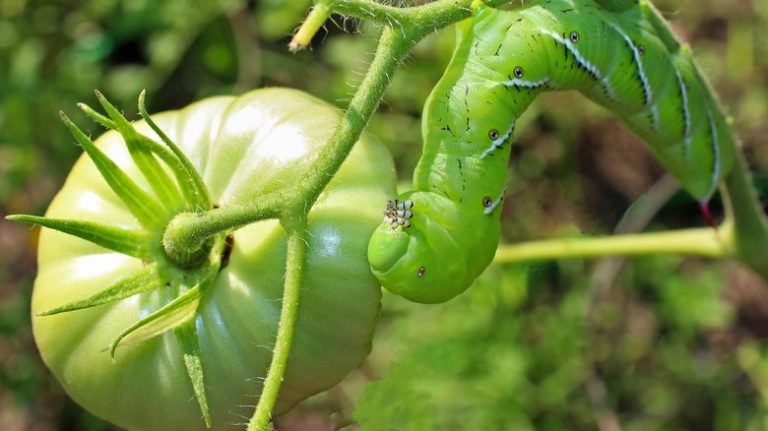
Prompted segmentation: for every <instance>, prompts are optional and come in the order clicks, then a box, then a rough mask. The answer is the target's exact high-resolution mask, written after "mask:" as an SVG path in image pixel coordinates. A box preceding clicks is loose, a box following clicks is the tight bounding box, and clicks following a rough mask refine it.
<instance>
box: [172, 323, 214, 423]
mask: <svg viewBox="0 0 768 431" xmlns="http://www.w3.org/2000/svg"><path fill="white" fill-rule="evenodd" d="M174 334H176V340H178V342H179V345H180V346H181V351H182V352H183V353H184V365H185V366H186V368H187V375H188V376H189V380H190V382H191V383H192V390H193V391H194V392H195V398H197V404H198V405H199V406H200V412H201V413H202V414H203V420H204V421H205V426H206V427H207V428H210V427H211V412H210V409H209V408H208V400H207V399H206V397H205V381H204V379H203V362H202V353H201V352H200V344H199V343H198V339H197V329H196V328H195V318H194V316H192V317H191V318H189V319H188V320H186V321H185V322H184V323H182V324H180V325H179V326H177V327H176V328H175V329H174Z"/></svg>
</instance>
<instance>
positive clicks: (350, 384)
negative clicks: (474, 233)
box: [0, 0, 768, 431]
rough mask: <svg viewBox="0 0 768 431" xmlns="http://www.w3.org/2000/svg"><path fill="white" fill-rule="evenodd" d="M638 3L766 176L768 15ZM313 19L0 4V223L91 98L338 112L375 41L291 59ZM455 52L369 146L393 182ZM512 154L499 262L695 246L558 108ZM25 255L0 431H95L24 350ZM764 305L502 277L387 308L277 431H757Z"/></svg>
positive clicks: (644, 262) (95, 1)
mask: <svg viewBox="0 0 768 431" xmlns="http://www.w3.org/2000/svg"><path fill="white" fill-rule="evenodd" d="M656 4H657V6H658V7H659V9H660V10H662V11H663V12H664V13H665V14H666V16H667V17H668V18H669V19H670V20H671V21H672V22H673V24H674V27H675V29H676V30H677V32H678V34H680V35H681V37H682V38H683V39H684V40H687V41H689V42H690V44H691V45H692V47H693V49H694V53H695V55H696V57H697V59H698V61H699V63H700V65H701V66H702V69H703V70H704V71H705V73H706V74H707V75H708V76H709V77H710V80H711V82H712V84H713V86H714V87H715V88H716V89H717V91H718V93H719V95H720V97H721V99H722V101H723V104H724V105H725V106H726V107H727V109H728V110H729V112H730V114H731V115H732V117H733V120H734V127H735V129H736V130H737V133H738V134H739V136H740V137H741V139H742V141H743V144H744V148H745V152H746V153H747V156H748V159H749V161H750V163H751V166H752V168H753V170H755V171H756V172H758V173H759V172H766V171H768V145H765V144H766V143H768V122H766V120H765V119H766V118H768V82H766V80H767V79H768V2H765V1H764V0H739V1H733V0H702V1H693V0H681V1H672V0H664V1H661V0H659V1H658V2H656ZM307 6H308V1H304V0H303V1H290V2H284V1H281V0H261V1H255V2H244V1H239V0H223V1H218V2H214V1H210V2H190V1H188V0H167V1H163V2H158V1H152V0H134V1H130V2H119V1H116V0H92V1H72V2H65V1H40V0H38V1H35V0H0V216H5V215H6V214H11V213H32V214H42V213H43V212H44V211H45V208H46V206H47V204H48V202H49V201H50V199H51V197H52V196H53V194H54V193H55V192H56V190H57V188H58V187H59V186H60V185H61V183H62V181H63V180H64V178H65V176H66V174H67V172H68V170H69V169H70V167H71V165H72V163H73V162H74V160H75V159H76V158H77V157H78V156H79V154H80V152H81V149H80V148H79V147H77V146H76V145H75V144H74V142H73V140H72V138H71V137H70V136H69V135H68V133H67V132H66V130H65V128H64V127H63V126H62V125H61V124H60V123H59V121H58V110H59V109H64V110H65V111H66V112H67V114H68V115H71V116H72V117H73V120H75V121H76V122H77V123H78V124H80V125H82V126H86V125H88V124H92V123H90V122H89V121H87V120H86V119H85V118H84V117H83V116H82V115H81V114H80V113H79V111H78V110H77V109H76V108H75V103H76V102H78V101H85V102H88V103H91V104H93V103H94V98H93V96H92V90H93V89H94V88H98V89H100V90H102V91H103V92H104V93H105V94H106V95H107V96H108V97H110V99H111V100H112V101H113V102H115V103H116V104H117V105H118V106H122V107H124V109H125V111H126V114H127V115H128V116H129V118H136V117H137V115H136V114H135V108H134V107H135V106H136V105H135V103H136V97H137V95H138V92H139V91H140V90H141V89H143V88H146V89H147V90H148V105H149V109H150V111H160V110H164V109H174V108H177V107H179V106H183V105H185V104H187V103H189V102H192V101H194V100H196V99H199V98H201V97H205V96H208V95H213V94H224V93H239V92H243V91H245V90H247V89H250V88H255V87H261V86H269V85H280V86H289V87H295V88H300V89H304V90H306V91H308V92H310V93H312V94H315V95H317V96H319V97H321V98H323V99H325V100H328V101H331V102H333V103H336V104H338V106H340V107H343V106H344V104H345V102H346V101H347V100H348V99H349V98H350V97H351V95H352V93H353V92H354V89H355V85H356V83H357V82H359V80H360V78H361V76H362V73H363V72H364V70H365V67H366V65H367V62H368V61H369V59H370V58H371V54H372V51H373V49H374V47H375V37H376V28H375V27H373V26H372V25H370V24H368V23H359V22H356V21H353V20H345V19H343V18H340V17H336V18H335V23H329V25H328V26H327V30H325V31H321V34H319V35H318V37H317V38H316V39H315V42H314V43H313V45H312V47H311V49H309V50H307V51H303V52H300V53H298V54H295V55H294V54H290V53H289V52H288V51H287V49H286V44H287V42H288V40H289V35H290V33H291V31H292V30H294V29H295V28H296V26H297V25H298V23H299V22H300V20H301V18H302V17H303V15H304V13H305V12H306V8H307ZM343 30H346V32H345V31H343ZM350 32H351V34H350ZM452 43H453V32H452V31H450V30H447V31H443V32H439V33H436V34H435V35H433V36H430V37H429V38H428V39H427V40H425V41H424V42H422V43H421V44H419V45H418V46H417V47H416V48H415V50H414V51H413V53H412V55H411V56H410V57H409V59H408V61H407V63H406V65H405V66H404V67H403V68H402V69H401V70H400V71H399V72H398V74H397V75H395V77H394V79H393V81H392V84H391V86H390V88H389V90H388V92H387V96H386V98H385V103H384V104H383V105H382V106H381V108H380V109H379V112H378V113H377V114H376V116H375V117H374V119H373V122H372V124H371V126H370V128H369V129H370V130H371V131H372V132H373V133H374V134H376V135H378V136H379V137H380V138H381V139H382V140H383V141H385V142H386V143H387V144H388V145H389V146H390V148H391V149H392V152H393V154H394V155H395V157H396V160H397V164H398V168H399V172H400V173H401V178H402V180H403V181H404V182H405V183H406V184H407V182H408V180H409V178H408V177H409V174H410V172H411V170H412V168H413V166H414V165H415V163H416V160H417V159H418V156H419V147H420V120H419V114H420V110H421V106H422V104H423V102H424V99H425V98H426V96H427V94H428V93H429V91H430V88H431V86H432V85H433V84H434V83H435V82H436V81H437V79H438V77H439V75H440V73H441V70H442V67H443V66H444V65H445V63H446V62H447V60H448V58H449V56H450V52H451V46H452ZM89 127H90V128H89V129H88V130H89V131H90V133H91V134H93V135H98V134H99V133H101V130H100V129H99V128H98V127H96V126H89ZM329 127H330V125H329ZM516 141H517V142H516V143H515V148H514V149H513V156H512V159H511V160H510V173H511V178H510V182H509V189H508V197H507V199H506V201H505V203H504V205H505V206H504V216H503V230H504V237H503V239H502V241H504V242H516V241H523V240H531V239H537V238H549V237H555V236H563V235H571V234H574V233H592V234H607V233H610V232H612V231H614V230H615V229H616V228H617V226H620V227H619V228H620V229H622V227H621V226H623V227H626V226H628V225H631V224H633V223H634V222H637V220H640V219H643V218H644V217H646V216H650V215H655V216H654V217H653V219H652V221H651V222H650V224H649V225H648V227H647V229H651V230H661V229H669V228H676V227H691V226H697V225H704V221H703V218H702V217H701V215H700V214H699V212H698V209H697V207H696V204H695V202H693V200H692V199H690V198H688V197H687V196H685V195H683V194H682V193H679V192H677V193H673V192H674V187H669V186H668V182H666V181H665V180H662V183H658V181H659V178H661V177H662V175H663V172H662V171H661V169H660V168H659V167H658V165H657V164H656V163H655V162H654V161H653V159H652V158H651V157H650V156H649V155H648V153H647V152H646V151H645V149H644V148H643V145H642V143H641V142H639V141H638V140H637V139H636V138H635V137H633V136H632V135H631V134H630V133H629V132H627V131H626V129H624V128H623V127H622V126H620V125H619V124H618V123H617V122H616V120H615V119H614V118H613V117H612V116H611V115H610V113H608V112H606V111H605V110H603V109H601V108H599V107H597V106H596V105H594V104H591V103H590V102H588V101H586V100H584V99H583V98H582V97H580V96H578V95H576V94H571V93H562V94H549V95H547V96H546V97H544V98H542V99H541V100H539V101H538V102H537V103H536V104H535V105H534V106H533V107H532V108H531V110H530V111H529V112H528V113H527V114H526V115H525V116H524V117H523V119H522V120H521V121H520V122H519V127H518V130H517V140H516ZM757 181H758V183H759V184H764V183H765V181H763V180H762V178H761V177H760V176H759V175H758V176H757ZM654 184H656V185H657V186H656V187H652V186H653V185H654ZM761 188H762V189H763V190H765V189H766V187H765V186H763V187H761ZM649 189H650V190H652V191H651V192H647V191H648V190H649ZM665 194H671V195H672V197H671V199H669V200H668V201H666V199H664V198H663V196H664V195H665ZM641 196H644V198H643V199H647V200H651V201H654V200H655V201H657V202H662V203H663V202H666V204H665V205H663V207H662V208H661V210H660V211H658V214H655V211H651V210H648V209H647V208H646V207H644V206H643V205H635V206H632V204H633V203H634V202H635V201H636V200H637V199H638V198H641ZM630 207H631V208H632V209H631V210H630V211H629V212H627V209H628V208H630ZM713 210H714V212H715V214H716V215H718V214H719V211H720V207H719V205H718V203H717V201H715V202H713ZM622 220H623V221H624V222H622ZM641 224H642V223H641ZM36 235H37V231H36V229H29V228H28V227H27V226H24V225H20V224H14V223H10V222H6V221H4V220H2V221H0V429H3V430H27V429H42V430H47V429H52V430H53V429H78V430H103V429H111V427H110V425H108V424H105V423H103V422H101V421H100V420H98V419H96V418H94V417H92V416H90V415H89V414H87V413H85V412H83V411H82V410H81V409H80V408H79V407H77V406H76V405H74V404H73V403H72V402H71V401H69V400H68V398H67V397H66V395H65V394H63V393H62V391H61V389H60V388H59V386H58V384H57V383H56V382H55V381H54V380H53V379H52V377H51V376H50V374H49V373H48V372H47V371H46V370H45V368H44V367H43V365H42V363H41V362H40V359H39V358H38V355H37V353H36V351H35V346H34V341H33V340H32V336H31V331H30V326H29V317H28V314H29V304H28V303H29V297H30V291H31V286H32V281H33V279H34V274H35V242H36ZM767 289H768V288H767V287H766V286H765V285H764V284H762V282H760V281H759V280H758V279H756V278H755V277H752V276H751V275H750V274H749V273H747V272H746V271H745V270H743V269H741V268H738V267H736V266H735V265H730V264H727V263H724V262H712V261H707V260H703V259H684V258H678V257H647V258H633V259H628V260H624V261H620V260H615V259H602V260H595V261H586V262H585V261H561V262H540V263H535V264H530V265H526V266H521V265H496V266H492V267H491V268H489V269H488V270H487V271H486V273H485V274H484V275H483V276H482V277H481V278H480V279H479V281H478V282H477V283H476V285H475V286H474V287H473V288H471V289H470V290H469V291H468V292H467V293H465V294H463V295H461V296H459V297H458V298H456V299H454V300H453V301H451V302H449V303H446V304H442V305H436V306H423V305H416V304H410V303H407V302H406V301H404V300H401V299H399V298H396V297H392V296H390V295H385V300H384V307H383V311H382V316H381V322H380V325H379V330H378V332H377V335H376V338H375V340H374V349H373V353H372V355H371V356H370V358H369V359H368V361H367V362H366V363H365V364H363V365H362V366H361V367H360V369H359V370H356V371H354V372H353V373H351V374H350V376H349V377H348V378H347V379H346V380H345V381H344V382H342V384H340V385H339V386H338V387H336V388H334V389H332V390H331V391H329V392H327V393H324V394H321V395H319V396H316V397H313V398H312V399H310V400H308V401H307V402H305V403H304V404H303V405H301V406H300V407H299V408H298V409H296V410H295V411H294V412H292V413H290V414H289V415H287V416H285V417H283V418H281V419H280V420H279V421H278V427H279V429H282V430H300V429H301V430H329V429H334V428H336V427H340V426H343V425H345V424H349V423H350V422H355V423H356V424H352V425H349V429H350V430H352V429H358V428H362V429H365V430H390V429H391V430H395V429H397V430H431V429H435V430H437V429H452V430H481V429H483V430H497V429H499V430H501V429H514V430H526V429H543V430H559V429H586V430H591V429H599V430H601V431H611V430H619V429H625V430H688V429H691V430H694V429H695V430H710V429H711V430H735V429H750V430H762V429H768V348H766V346H765V343H764V342H763V340H764V338H765V337H766V336H768V290H767Z"/></svg>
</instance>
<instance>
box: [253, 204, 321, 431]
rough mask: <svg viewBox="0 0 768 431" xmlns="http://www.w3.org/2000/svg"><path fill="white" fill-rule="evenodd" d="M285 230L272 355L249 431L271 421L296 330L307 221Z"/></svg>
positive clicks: (256, 430)
mask: <svg viewBox="0 0 768 431" xmlns="http://www.w3.org/2000/svg"><path fill="white" fill-rule="evenodd" d="M285 227H286V230H287V231H288V252H287V254H288V256H287V258H286V265H285V285H284V290H283V306H282V309H281V311H280V321H279V323H278V328H277V340H276V341H275V350H274V352H273V354H272V363H271V364H270V366H269V371H268V372H267V377H266V379H265V380H264V388H263V389H262V391H261V398H259V404H258V405H257V406H256V412H255V413H254V414H253V417H252V418H251V421H250V423H249V424H248V431H266V430H268V427H269V421H270V420H271V418H272V408H273V407H274V406H275V403H276V402H277V396H278V394H279V392H280V386H281V384H282V382H283V376H284V375H285V367H286V364H287V363H288V356H289V355H290V352H291V345H292V343H293V333H294V329H295V327H296V316H297V313H298V308H299V294H300V292H301V282H302V280H303V278H304V263H305V262H304V256H305V254H306V251H307V219H306V217H299V218H298V219H297V220H294V221H293V222H292V223H291V225H289V226H285Z"/></svg>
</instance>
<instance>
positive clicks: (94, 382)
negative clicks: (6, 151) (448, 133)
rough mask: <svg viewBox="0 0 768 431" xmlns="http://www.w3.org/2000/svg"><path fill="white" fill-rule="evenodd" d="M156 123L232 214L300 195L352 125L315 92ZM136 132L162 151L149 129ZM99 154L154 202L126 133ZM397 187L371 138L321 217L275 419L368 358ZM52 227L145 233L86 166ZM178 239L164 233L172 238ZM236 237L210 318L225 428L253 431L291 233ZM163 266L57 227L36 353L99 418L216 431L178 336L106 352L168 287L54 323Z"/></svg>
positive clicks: (221, 102) (47, 240)
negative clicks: (378, 268)
mask: <svg viewBox="0 0 768 431" xmlns="http://www.w3.org/2000/svg"><path fill="white" fill-rule="evenodd" d="M152 118H153V119H154V120H155V122H156V123H157V124H158V125H159V126H160V128H161V129H162V130H163V131H165V133H166V134H168V135H169V137H170V138H171V140H173V141H175V142H176V144H177V145H178V146H179V147H180V148H181V149H182V150H183V152H184V153H185V154H186V155H187V157H188V158H189V159H190V160H191V162H192V164H193V165H194V166H195V168H196V169H197V170H198V172H199V173H200V174H201V175H202V178H203V180H204V182H205V185H206V186H207V188H208V191H209V194H210V198H211V202H212V203H213V204H215V205H216V206H219V207H226V206H229V205H233V204H240V203H247V202H249V201H253V200H257V199H259V197H260V196H263V195H264V194H266V193H269V192H274V191H277V190H281V189H282V190H290V188H291V187H292V186H293V185H295V184H296V183H297V182H299V181H300V180H301V179H302V178H303V177H304V176H305V174H306V173H307V172H308V170H310V169H312V166H313V165H312V162H313V161H314V160H315V155H316V154H319V153H321V152H322V151H325V149H324V148H325V147H326V143H327V141H328V138H329V136H330V133H331V132H332V130H333V129H334V127H335V126H336V124H337V123H338V122H339V119H340V112H339V111H338V110H337V109H335V108H333V107H331V106H329V105H328V104H326V103H324V102H322V101H320V100H318V99H315V98H313V97H311V96H308V95H306V94H303V93H301V92H299V91H295V90H289V89H277V88H275V89H263V90H257V91H253V92H250V93H247V94H244V95H242V96H239V97H213V98H210V99H205V100H203V101H200V102H197V103H194V104H192V105H190V106H188V107H186V108H183V109H181V110H178V111H172V112H165V113H161V114H157V115H153V116H152ZM134 125H135V126H136V128H137V130H139V131H140V132H141V133H143V134H145V135H147V136H151V137H153V138H155V139H157V138H156V137H155V134H154V133H153V132H152V131H151V130H150V129H149V128H148V127H147V126H146V124H144V123H143V122H136V123H134ZM96 145H97V146H98V147H99V148H101V149H102V150H103V151H104V152H105V153H106V154H108V155H109V157H110V158H111V159H112V160H113V161H115V162H116V163H117V165H119V166H120V167H121V168H122V169H123V170H124V171H125V172H126V173H128V174H129V176H130V177H131V178H133V179H134V180H135V181H136V182H137V184H139V185H140V186H141V187H142V188H143V189H144V190H145V191H148V192H149V193H151V188H150V187H149V185H148V184H147V181H146V180H144V178H143V177H142V175H141V173H140V172H139V171H138V169H137V168H136V166H135V165H134V164H133V161H132V159H131V158H130V157H129V154H128V152H127V150H126V147H125V144H124V142H123V139H122V138H121V136H120V135H119V134H117V133H116V132H114V131H110V132H107V133H105V134H104V135H102V136H101V137H100V138H99V139H98V140H96ZM394 182H395V174H394V167H393V164H392V160H391V157H390V155H389V153H388V152H387V150H386V149H385V148H384V147H383V146H382V145H381V144H380V143H378V142H376V141H374V140H372V139H370V138H369V137H362V138H361V140H360V141H359V142H358V143H357V145H356V146H355V148H354V150H353V151H352V152H351V154H350V155H349V157H348V159H347V160H346V162H345V163H344V164H343V165H342V167H341V169H340V170H339V172H338V173H337V175H336V176H335V177H334V178H333V180H332V181H331V182H330V183H329V185H328V186H327V188H326V189H325V190H324V192H323V193H322V195H321V196H320V198H319V199H318V201H317V202H316V204H315V206H314V207H313V208H312V210H311V212H310V213H309V223H310V225H309V226H310V234H309V248H308V252H307V256H306V262H307V265H306V270H305V280H304V284H303V286H302V289H301V299H300V302H299V315H298V321H297V327H296V335H295V338H294V344H293V347H292V350H291V356H290V359H289V362H288V370H287V373H286V376H285V381H284V382H283V385H282V388H281V391H280V396H279V399H278V403H277V406H276V408H275V410H274V411H273V414H274V415H277V414H280V413H282V412H285V411H286V410H288V409H290V408H291V407H292V406H293V405H294V404H295V403H297V402H298V401H300V400H302V399H304V398H305V397H307V396H309V395H312V394H315V393H317V392H320V391H322V390H324V389H326V388H328V387H330V386H332V385H334V384H335V383H337V382H339V381H340V380H341V379H342V378H343V377H344V376H345V375H346V374H347V373H348V372H349V371H350V370H351V369H352V368H353V367H355V366H356V365H357V364H358V363H359V362H360V361H361V360H362V359H363V358H364V357H365V356H366V355H367V354H368V352H369V350H370V343H371V335H372V331H373V327H374V323H375V320H376V317H377V313H378V310H379V300H380V289H379V285H378V283H377V282H376V280H375V279H374V278H373V276H372V275H371V274H370V270H369V266H368V263H367V260H366V249H367V246H368V239H369V237H370V235H371V233H372V232H373V230H374V228H375V227H376V225H377V224H379V223H380V221H381V209H382V203H383V202H386V200H387V198H388V197H390V196H393V195H394ZM46 216H47V217H51V218H59V219H77V220H87V221H94V222H99V223H106V224H109V225H112V226H115V227H121V228H129V229H132V228H136V229H139V228H140V226H139V224H138V222H137V220H136V218H135V217H134V216H133V215H132V214H131V213H130V212H128V211H127V210H126V207H125V205H124V204H123V203H122V201H121V200H120V199H118V197H117V195H116V194H115V193H114V192H113V191H112V190H111V189H110V188H109V187H108V185H107V183H106V182H105V180H104V179H103V178H102V176H101V175H100V173H99V171H98V170H97V169H96V167H95V166H94V164H93V162H92V161H91V160H90V159H89V158H88V157H85V156H83V157H81V158H80V160H79V161H78V162H77V163H76V165H75V166H74V168H73V169H72V172H71V173H70V175H69V177H68V178H67V180H66V183H65V184H64V186H63V187H62V189H61V190H60V191H59V193H58V194H57V195H56V197H55V198H54V200H53V202H52V203H51V206H50V208H49V209H48V211H47V214H46ZM163 229H164V226H157V231H158V232H162V230H163ZM232 237H233V238H234V242H233V245H232V247H231V254H230V255H229V258H228V262H225V263H223V267H222V269H221V270H220V272H218V273H217V274H216V275H215V281H214V282H213V283H212V284H211V285H210V287H209V288H208V289H207V290H206V291H205V293H204V294H203V296H202V298H201V299H200V303H199V307H198V310H197V315H196V317H195V327H196V329H197V333H198V339H199V346H200V350H201V354H202V364H203V372H204V376H205V390H206V394H207V398H208V405H209V407H210V412H211V417H212V423H213V429H240V428H242V425H235V424H242V423H244V422H246V420H245V419H244V417H249V416H250V415H251V414H252V412H253V406H254V405H255V404H256V403H257V401H258V395H259V393H260V391H261V385H262V379H263V377H264V376H265V374H266V370H267V367H268V365H269V363H270V360H271V356H272V347H273V345H274V342H275V334H276V331H277V320H278V317H279V314H280V307H281V296H282V289H283V277H284V270H285V254H286V253H285V232H284V230H283V229H282V227H281V226H280V225H279V224H278V223H277V222H276V221H273V220H270V221H262V222H257V223H254V224H251V225H247V226H245V227H243V228H240V229H238V230H236V231H234V233H233V234H232ZM147 264H148V262H145V261H142V260H139V259H137V258H133V257H129V256H126V255H123V254H120V253H116V252H112V251H110V250H107V249H104V248H102V247H99V246H97V245H94V244H92V243H90V242H87V241H84V240H82V239H79V238H77V237H74V236H70V235H66V234H63V233H60V232H57V231H54V230H50V229H45V228H44V229H43V230H42V232H41V234H40V242H39V269H38V271H39V272H38V275H37V279H36V280H35V286H34V293H33V297H32V313H33V318H32V322H33V329H34V336H35V340H36V342H37V345H38V347H39V350H40V353H41V354H42V357H43V359H44V361H45V363H46V364H47V365H48V367H49V368H50V369H51V370H52V371H53V374H54V375H55V376H56V378H57V379H58V380H59V381H60V382H61V384H62V386H63V387H64V389H65V390H66V392H67V393H68V394H69V395H70V396H71V397H72V398H73V399H74V400H75V401H77V402H78V403H79V404H81V405H82V406H83V407H85V408H86V409H87V410H89V411H91V412H92V413H94V414H95V415H97V416H100V417H102V418H104V419H106V420H108V421H110V422H113V423H115V424H116V425H118V426H120V427H124V428H127V429H137V430H171V429H176V430H195V429H204V428H205V426H204V423H203V419H202V418H201V414H200V409H199V408H198V405H197V402H196V401H195V395H194V393H193V390H192V386H191V384H190V380H189V378H188V376H187V372H186V370H185V367H184V362H183V359H182V353H181V351H180V349H179V344H178V343H177V341H176V339H175V338H174V336H173V334H172V331H167V332H164V333H162V334H161V335H158V336H155V337H153V338H150V339H148V340H145V341H141V342H136V343H133V344H128V345H126V346H123V347H120V348H118V349H117V351H116V358H115V361H114V362H113V361H112V360H111V359H110V357H109V355H108V353H107V352H105V348H106V347H107V346H109V344H110V343H111V342H112V340H113V339H115V337H116V336H117V335H118V334H119V333H120V332H121V331H123V330H124V329H125V328H126V327H129V326H130V325H132V324H133V323H135V322H136V321H137V320H138V319H140V318H141V317H142V316H145V315H147V314H149V313H151V312H152V311H155V310H157V309H159V308H160V307H161V306H162V305H163V304H165V303H167V302H168V301H169V300H170V299H172V298H171V296H170V293H169V292H168V291H167V290H166V289H164V288H158V289H154V290H151V291H149V292H147V293H142V294H139V295H137V296H132V297H130V298H127V299H124V300H121V301H118V302H115V303H111V304H106V305H100V306H96V307H93V308H88V309H83V310H77V311H71V312H66V313H62V314H56V315H51V316H38V314H39V313H41V312H43V311H45V310H50V309H52V308H55V307H58V306H61V305H63V304H66V303H69V302H72V301H75V300H77V299H80V298H84V297H87V296H89V295H91V294H93V293H94V292H97V291H99V290H101V289H103V288H104V287H106V286H107V285H109V284H111V283H113V282H115V280H118V279H120V278H124V277H128V276H131V275H132V274H135V273H136V272H137V271H140V270H141V269H142V268H143V267H144V266H145V265H147ZM162 264H163V265H165V263H162ZM169 270H173V271H176V273H179V271H180V270H179V269H178V268H174V269H169ZM182 272H183V271H182Z"/></svg>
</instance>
